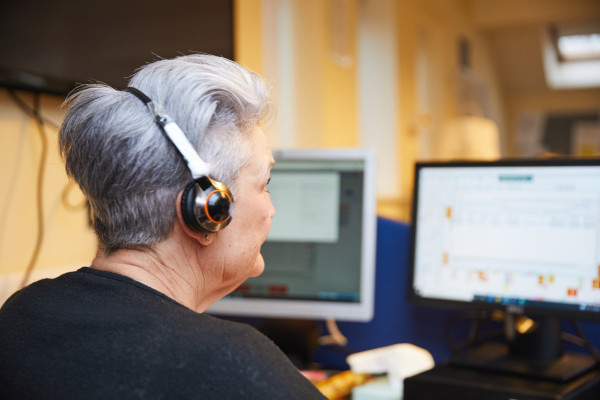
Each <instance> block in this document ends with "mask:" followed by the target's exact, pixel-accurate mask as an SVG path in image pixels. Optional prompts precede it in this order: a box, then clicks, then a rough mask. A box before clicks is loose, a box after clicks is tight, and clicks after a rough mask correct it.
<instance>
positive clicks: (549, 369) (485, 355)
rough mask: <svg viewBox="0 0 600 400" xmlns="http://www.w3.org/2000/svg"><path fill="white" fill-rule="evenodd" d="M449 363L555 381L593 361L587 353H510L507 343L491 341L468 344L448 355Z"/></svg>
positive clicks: (574, 374)
mask: <svg viewBox="0 0 600 400" xmlns="http://www.w3.org/2000/svg"><path fill="white" fill-rule="evenodd" d="M449 364H450V365H455V366H460V367H466V368H475V369H480V370H486V371H493V372H499V373H505V374H511V375H519V376H523V377H529V378H535V379H543V380H550V381H556V382H567V381H570V380H572V379H575V378H576V377H578V376H581V375H583V374H585V373H586V372H589V371H591V370H592V369H593V368H594V367H595V366H596V365H597V363H596V360H594V358H593V357H591V356H590V355H587V354H579V353H564V354H563V355H562V356H560V357H558V358H556V359H554V360H541V359H536V358H530V357H526V356H522V355H518V354H514V353H511V352H510V349H509V346H508V345H507V344H504V343H495V342H488V343H484V344H481V345H479V346H476V347H473V348H470V349H469V350H467V351H466V352H464V353H462V354H459V355H457V356H454V357H452V359H451V360H450V361H449Z"/></svg>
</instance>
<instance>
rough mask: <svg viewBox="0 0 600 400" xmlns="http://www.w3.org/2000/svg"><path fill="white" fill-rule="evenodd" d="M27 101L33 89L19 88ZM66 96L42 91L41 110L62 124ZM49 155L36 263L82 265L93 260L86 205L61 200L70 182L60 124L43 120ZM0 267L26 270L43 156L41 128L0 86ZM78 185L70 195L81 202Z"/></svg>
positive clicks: (34, 229) (30, 101)
mask: <svg viewBox="0 0 600 400" xmlns="http://www.w3.org/2000/svg"><path fill="white" fill-rule="evenodd" d="M17 95H18V96H19V98H21V99H22V100H23V101H24V102H25V103H26V104H28V105H30V106H32V105H33V95H32V94H30V93H26V92H17ZM62 100H63V99H62V98H60V97H55V96H42V98H41V103H40V105H41V113H42V115H43V116H44V117H45V118H47V119H48V120H50V121H53V122H54V123H56V124H58V123H60V121H61V119H62V113H61V111H60V105H61V103H62ZM44 130H45V137H46V140H47V143H48V156H47V160H46V163H45V166H46V169H45V171H44V181H43V210H44V226H45V234H44V237H43V246H42V249H41V252H40V256H39V261H38V263H37V266H38V267H39V268H50V269H53V268H58V267H61V268H62V267H64V266H74V267H75V266H78V265H81V264H85V263H87V262H89V261H91V258H92V256H93V255H94V253H95V244H96V241H95V238H94V235H93V233H92V231H91V230H90V229H89V228H88V224H87V212H86V210H84V209H79V210H77V211H71V210H68V209H67V208H65V207H64V206H62V204H61V197H62V193H63V190H64V189H65V187H66V185H67V184H68V180H67V178H66V175H65V172H64V167H63V164H62V161H61V160H60V157H59V155H58V149H57V133H58V131H57V129H56V128H55V127H52V126H51V125H50V124H45V129H44ZM0 132H2V136H1V140H2V143H1V144H0V165H1V168H0V171H2V173H1V174H0V187H1V188H2V190H1V191H0V193H2V194H1V197H0V213H1V214H0V273H11V272H17V271H23V270H24V269H25V268H26V266H27V265H28V263H29V261H30V258H31V255H32V252H33V250H34V248H35V243H36V237H37V229H38V220H37V211H36V184H37V174H38V168H39V161H40V156H41V151H42V148H41V143H42V140H41V133H40V131H39V130H38V128H37V125H36V124H35V122H34V120H33V119H32V118H30V117H29V116H27V115H26V114H25V113H24V112H23V111H22V110H21V109H20V108H19V107H18V106H17V105H16V103H15V102H14V101H13V100H12V98H11V97H10V96H9V94H8V91H7V90H6V89H0ZM81 200H82V196H81V192H79V191H78V189H77V188H75V189H74V190H72V191H71V192H70V193H69V197H68V201H69V202H70V203H72V204H77V203H81Z"/></svg>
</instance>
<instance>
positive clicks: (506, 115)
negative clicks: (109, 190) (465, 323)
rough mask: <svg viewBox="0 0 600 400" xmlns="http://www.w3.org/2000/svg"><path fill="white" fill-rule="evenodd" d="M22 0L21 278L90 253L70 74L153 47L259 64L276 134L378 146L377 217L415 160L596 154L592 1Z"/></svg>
mask: <svg viewBox="0 0 600 400" xmlns="http://www.w3.org/2000/svg"><path fill="white" fill-rule="evenodd" d="M13 3H15V4H5V5H2V6H1V7H0V9H1V10H2V11H1V12H0V15H2V17H1V18H0V22H1V23H0V25H1V26H2V28H0V60H1V61H0V86H3V87H0V132H1V135H0V140H1V143H0V165H1V169H0V188H1V190H0V273H2V274H5V276H13V277H14V279H15V280H16V279H19V278H20V277H21V276H22V272H23V271H24V270H25V269H26V267H27V266H28V265H29V264H31V262H32V260H33V262H34V264H36V265H37V267H36V269H37V270H38V271H40V272H41V273H45V274H48V273H49V272H51V271H59V270H60V271H62V270H64V269H74V268H76V267H78V266H81V265H85V264H87V263H88V262H89V260H91V258H92V257H93V255H94V252H95V247H96V243H95V238H94V235H93V233H92V231H91V230H90V228H89V225H88V212H87V209H86V207H85V202H84V201H83V197H82V195H81V193H80V192H79V190H78V188H77V187H76V186H74V185H72V184H69V182H68V180H67V178H66V176H65V173H64V168H63V165H62V161H61V160H60V158H59V156H58V152H57V149H56V140H57V132H58V129H57V127H58V125H60V122H61V119H62V115H63V110H62V109H61V104H62V102H63V101H64V99H65V94H66V93H67V92H68V90H70V86H69V85H71V84H72V83H73V81H75V82H90V81H98V80H99V81H104V82H107V83H110V84H111V85H114V86H115V87H123V86H125V82H126V79H125V78H126V77H127V76H129V75H131V74H132V73H133V71H134V69H135V68H136V67H137V66H139V65H142V64H143V63H145V62H150V61H153V60H156V59H157V58H159V57H172V56H174V55H177V54H187V53H189V52H195V51H201V52H210V53H214V54H219V55H223V56H225V57H228V58H233V59H235V60H236V61H238V62H240V63H241V64H243V65H245V66H247V67H248V68H250V69H252V70H254V71H256V72H258V73H259V74H261V75H262V76H264V77H265V78H266V79H267V80H268V81H269V83H270V85H271V86H272V88H273V94H274V100H275V102H276V105H277V109H278V112H277V118H276V120H275V121H274V122H272V123H270V124H268V125H267V126H265V130H266V132H267V134H268V137H269V140H270V142H271V145H272V147H273V148H277V149H285V148H338V147H370V148H373V149H375V151H376V153H377V158H378V182H377V196H378V214H379V215H380V216H384V217H388V218H391V219H394V220H399V221H403V222H408V220H409V214H410V206H411V205H410V199H411V196H412V183H413V172H414V168H413V166H414V163H415V161H417V160H433V159H495V158H514V157H546V156H553V155H573V156H578V157H589V156H597V155H598V154H599V153H600V123H599V113H600V2H599V1H597V0H504V1H496V0H396V1H393V0H232V1H219V2H210V1H196V2H182V3H183V4H181V5H170V7H166V6H161V5H160V4H159V2H157V1H146V2H137V1H132V2H128V4H129V5H128V6H125V5H121V4H117V2H111V1H107V2H103V5H98V4H95V3H93V2H91V1H77V2H75V1H69V0H61V1H55V2H42V1H30V2H27V3H26V4H17V3H18V2H13ZM21 3H23V2H21ZM36 3H37V4H36ZM49 3H51V4H49ZM211 3H218V4H219V5H218V6H216V5H215V4H212V5H211ZM100 7H102V8H100ZM136 40H139V42H137V41H136ZM25 65H28V66H29V68H32V69H37V71H31V70H30V71H27V70H26V69H27V68H26V67H25ZM28 72H32V74H28ZM45 72H47V73H45ZM61 74H64V76H58V75H61ZM104 74H106V75H104ZM65 84H66V85H67V86H64V85H65ZM40 216H41V219H40ZM41 239H43V240H41ZM11 285H14V281H10V279H6V280H2V281H0V302H1V300H3V299H4V295H5V294H7V292H8V291H9V290H11V289H10V287H11Z"/></svg>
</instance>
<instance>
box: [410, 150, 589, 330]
mask: <svg viewBox="0 0 600 400" xmlns="http://www.w3.org/2000/svg"><path fill="white" fill-rule="evenodd" d="M415 171H416V172H415V189H414V204H413V216H412V218H413V226H414V229H413V232H412V236H413V238H412V255H411V271H410V274H411V276H410V278H409V285H410V287H409V290H408V291H409V296H410V298H411V299H412V300H415V301H417V302H423V303H435V304H438V305H442V304H454V305H466V306H469V307H479V308H500V309H503V310H506V311H508V312H511V313H518V314H523V313H526V314H532V315H535V314H541V315H544V314H545V315H551V316H557V317H573V318H576V317H582V318H592V319H597V318H599V317H600V160H596V159H588V160H565V159H543V160H542V159H541V160H507V161H497V162H454V163H450V162H447V163H446V162H438V163H435V162H431V163H418V164H417V165H416V170H415Z"/></svg>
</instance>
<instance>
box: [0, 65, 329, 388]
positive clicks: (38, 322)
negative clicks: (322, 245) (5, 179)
mask: <svg viewBox="0 0 600 400" xmlns="http://www.w3.org/2000/svg"><path fill="white" fill-rule="evenodd" d="M67 104H68V110H67V113H66V116H65V120H64V122H63V125H62V127H61V130H60V134H59V136H60V137H59V147H60V151H61V154H62V156H63V158H64V160H65V164H66V170H67V173H68V174H69V176H70V177H71V178H73V179H74V180H75V181H76V182H77V183H78V184H79V186H80V187H81V189H82V191H83V192H84V194H85V195H86V197H87V199H88V200H89V202H90V205H91V208H92V212H93V224H94V230H95V232H96V234H97V237H98V251H97V255H96V257H95V258H94V260H93V261H92V263H91V265H90V267H85V268H82V269H80V270H79V271H76V272H72V273H68V274H65V275H63V276H61V277H59V278H57V279H53V280H43V281H40V282H37V283H34V284H32V285H30V286H29V287H27V288H25V289H24V290H21V291H20V292H18V293H16V294H15V295H13V296H12V297H11V298H10V299H9V300H8V301H7V302H6V303H5V305H4V306H3V308H2V309H1V310H0V398H3V399H8V398H27V399H37V398H61V399H64V398H77V399H80V398H86V399H91V398H102V399H107V398H115V399H116V398H118V399H127V398H157V399H158V398H160V399H167V398H168V399H174V398H185V399H192V398H198V399H240V398H243V399H260V400H264V399H279V398H282V399H284V398H285V399H323V398H324V397H322V396H321V394H320V393H319V392H318V391H317V390H316V389H315V387H314V386H313V385H312V384H311V383H310V382H309V381H307V380H306V379H305V378H304V377H303V376H302V375H301V374H300V373H299V372H298V371H297V370H296V369H295V368H294V367H293V365H292V364H291V363H290V362H289V361H288V360H287V358H286V357H285V355H283V354H282V353H281V352H280V351H279V350H278V349H277V348H276V347H275V346H274V345H273V344H272V342H270V341H269V340H268V339H266V338H265V337H264V336H262V335H261V334H260V333H258V332H257V331H255V330H254V329H253V328H251V327H249V326H246V325H243V324H237V323H232V322H229V321H223V320H220V319H217V318H215V317H212V316H209V315H206V314H204V313H203V312H204V311H205V310H206V309H207V308H208V307H209V306H210V305H211V304H212V303H213V302H215V301H216V300H218V299H219V298H221V297H223V296H224V295H226V294H227V293H229V292H231V291H232V290H233V289H235V288H236V287H237V286H238V285H240V284H241V283H242V282H244V281H245V280H246V279H247V278H249V277H253V276H257V275H259V274H260V273H261V272H262V271H263V268H264V261H263V259H262V256H261V254H260V247H261V245H262V243H263V242H264V241H265V239H266V237H267V235H268V232H269V229H270V224H271V218H272V217H273V215H274V213H275V210H274V208H273V205H272V204H271V200H270V197H269V192H268V190H267V184H268V182H269V173H270V169H271V167H272V165H273V163H274V161H273V156H272V154H271V150H270V148H269V145H268V143H267V140H266V138H265V135H264V133H263V132H262V131H261V129H260V127H259V125H258V124H259V122H260V121H261V120H262V119H263V118H264V117H265V115H266V112H267V110H268V99H267V91H266V89H265V87H264V84H263V82H262V81H261V80H260V79H259V77H258V76H256V75H255V74H253V73H251V72H248V71H246V70H244V69H243V68H241V67H240V66H239V65H237V64H235V63H233V62H231V61H229V60H226V59H223V58H220V57H216V56H210V55H190V56H183V57H179V58H176V59H172V60H161V61H157V62H155V63H152V64H149V65H147V66H145V67H143V68H142V69H140V70H139V71H138V72H137V73H136V74H135V75H134V76H133V78H132V79H131V81H130V88H128V89H126V90H124V91H117V90H114V89H112V88H110V87H106V86H102V85H92V86H88V87H86V88H84V89H82V90H79V91H78V92H76V93H75V94H74V95H72V96H71V97H70V98H69V99H68V100H67ZM196 152H197V153H196ZM198 155H199V156H200V157H198ZM208 177H210V179H209V178H208ZM206 186H208V187H206ZM234 210H235V211H234Z"/></svg>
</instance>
